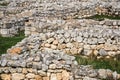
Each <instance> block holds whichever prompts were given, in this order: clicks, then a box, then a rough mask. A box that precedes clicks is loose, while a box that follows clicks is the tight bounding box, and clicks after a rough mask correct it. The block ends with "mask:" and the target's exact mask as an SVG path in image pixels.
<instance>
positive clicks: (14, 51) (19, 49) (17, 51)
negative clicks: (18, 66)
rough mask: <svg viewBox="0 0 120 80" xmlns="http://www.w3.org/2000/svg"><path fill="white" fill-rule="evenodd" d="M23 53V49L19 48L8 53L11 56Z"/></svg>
mask: <svg viewBox="0 0 120 80" xmlns="http://www.w3.org/2000/svg"><path fill="white" fill-rule="evenodd" d="M21 51H22V48H20V47H18V48H13V49H10V50H8V53H11V54H20V53H21Z"/></svg>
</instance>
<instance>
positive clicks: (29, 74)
mask: <svg viewBox="0 0 120 80" xmlns="http://www.w3.org/2000/svg"><path fill="white" fill-rule="evenodd" d="M26 77H27V78H28V79H33V78H35V74H33V73H28V74H27V75H26Z"/></svg>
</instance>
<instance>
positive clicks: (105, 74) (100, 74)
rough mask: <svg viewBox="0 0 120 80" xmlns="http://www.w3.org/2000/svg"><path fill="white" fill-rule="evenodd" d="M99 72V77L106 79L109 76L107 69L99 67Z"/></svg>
mask: <svg viewBox="0 0 120 80" xmlns="http://www.w3.org/2000/svg"><path fill="white" fill-rule="evenodd" d="M98 74H99V77H100V78H101V79H106V78H107V73H106V70H105V69H99V70H98Z"/></svg>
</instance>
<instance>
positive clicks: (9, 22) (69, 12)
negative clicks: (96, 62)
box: [0, 0, 120, 80]
mask: <svg viewBox="0 0 120 80" xmlns="http://www.w3.org/2000/svg"><path fill="white" fill-rule="evenodd" d="M7 1H8V3H9V4H8V5H7V6H0V35H2V36H4V37H8V36H9V37H10V36H14V35H16V34H17V33H18V32H19V31H21V30H25V35H26V38H24V39H23V40H22V41H21V42H18V43H17V44H16V45H15V46H12V47H11V48H10V49H8V50H7V54H2V55H1V56H0V80H103V79H106V80H119V79H120V74H118V73H117V72H116V71H111V70H109V69H93V67H92V66H91V65H86V66H85V65H79V64H78V63H77V61H76V59H75V57H74V55H81V56H86V57H90V56H94V57H96V58H97V59H100V58H114V59H115V58H116V56H119V55H120V20H109V19H104V20H103V21H96V20H92V19H85V18H86V17H89V16H94V15H96V14H104V15H112V16H120V5H119V4H120V1H119V0H7ZM0 2H1V1H0ZM1 3H2V2H1Z"/></svg>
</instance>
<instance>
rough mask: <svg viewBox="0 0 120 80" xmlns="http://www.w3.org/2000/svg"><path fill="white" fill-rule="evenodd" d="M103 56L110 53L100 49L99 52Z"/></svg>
mask: <svg viewBox="0 0 120 80" xmlns="http://www.w3.org/2000/svg"><path fill="white" fill-rule="evenodd" d="M98 53H99V54H100V55H101V56H106V55H107V54H108V53H107V52H106V51H105V50H104V49H100V50H99V52H98Z"/></svg>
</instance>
